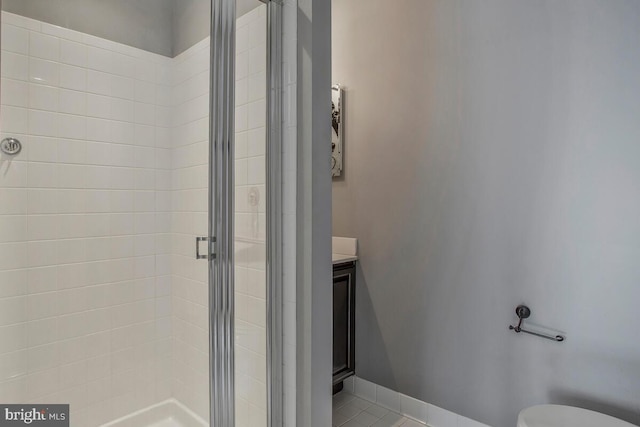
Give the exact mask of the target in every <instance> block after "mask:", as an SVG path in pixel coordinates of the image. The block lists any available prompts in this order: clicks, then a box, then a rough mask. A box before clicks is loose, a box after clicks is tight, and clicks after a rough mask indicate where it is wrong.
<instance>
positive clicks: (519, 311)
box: [509, 305, 565, 342]
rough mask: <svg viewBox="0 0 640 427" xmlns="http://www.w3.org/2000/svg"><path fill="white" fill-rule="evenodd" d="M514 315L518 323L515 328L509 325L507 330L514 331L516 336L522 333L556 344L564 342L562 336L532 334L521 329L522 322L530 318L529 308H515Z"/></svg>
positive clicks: (520, 306)
mask: <svg viewBox="0 0 640 427" xmlns="http://www.w3.org/2000/svg"><path fill="white" fill-rule="evenodd" d="M516 315H517V316H518V318H519V319H520V320H519V321H518V325H517V326H513V325H509V329H510V330H512V331H515V332H516V333H517V334H519V333H520V332H523V333H525V334H529V335H534V336H536V337H540V338H545V339H548V340H551V341H556V342H562V341H564V339H565V337H564V336H563V335H555V336H553V335H547V334H541V333H540V332H534V331H529V330H526V329H524V328H523V327H522V323H523V322H524V319H528V318H529V316H531V309H530V308H529V307H527V306H526V305H519V306H517V307H516Z"/></svg>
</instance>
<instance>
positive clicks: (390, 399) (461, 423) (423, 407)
mask: <svg viewBox="0 0 640 427" xmlns="http://www.w3.org/2000/svg"><path fill="white" fill-rule="evenodd" d="M344 389H345V390H346V391H348V392H350V393H353V394H355V395H356V396H358V397H359V398H361V399H365V400H368V401H370V402H373V403H375V404H377V405H379V406H383V407H385V408H387V409H389V410H391V411H394V412H397V413H399V414H401V415H403V416H405V417H407V418H411V419H413V420H416V421H418V422H421V423H424V424H427V425H429V426H431V427H489V426H487V425H486V424H482V423H480V422H478V421H475V420H472V419H470V418H467V417H463V416H462V415H458V414H456V413H455V412H451V411H447V410H446V409H442V408H440V407H438V406H435V405H432V404H430V403H427V402H423V401H421V400H418V399H414V398H413V397H410V396H407V395H406V394H402V393H398V392H397V391H393V390H391V389H388V388H386V387H382V386H379V385H377V384H375V383H372V382H370V381H367V380H363V379H362V378H359V377H350V378H347V379H346V380H345V381H344Z"/></svg>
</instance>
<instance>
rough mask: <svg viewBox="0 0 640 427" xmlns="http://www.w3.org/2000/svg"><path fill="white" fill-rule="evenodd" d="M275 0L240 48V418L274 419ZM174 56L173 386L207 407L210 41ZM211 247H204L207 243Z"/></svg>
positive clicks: (243, 34)
mask: <svg viewBox="0 0 640 427" xmlns="http://www.w3.org/2000/svg"><path fill="white" fill-rule="evenodd" d="M265 32H266V7H265V6H259V7H258V8H256V9H254V10H253V11H251V12H249V13H247V14H246V15H244V16H242V17H240V18H239V19H238V22H237V47H236V53H237V55H236V60H237V67H236V124H235V126H236V129H235V130H236V146H235V147H236V151H235V156H236V162H235V167H236V174H235V180H236V182H235V185H236V200H235V212H236V214H235V233H236V241H235V246H236V248H235V256H236V269H235V275H236V280H235V286H236V293H235V298H236V398H237V399H236V417H237V425H238V426H239V427H245V426H246V427H249V426H250V427H260V426H263V425H266V329H265V328H266V324H265V321H266V288H265V286H266V283H265V278H266V271H265V268H266V261H265V227H266V222H265V203H266V194H265V179H266V176H265V133H266V128H265V117H266V111H265V96H266V86H265V84H266V74H265V72H266V71H265V70H266V38H265V34H266V33H265ZM174 61H175V63H174V64H173V67H174V68H173V84H174V91H173V99H174V100H175V106H174V108H175V113H174V120H175V122H174V125H175V127H174V131H173V138H172V139H173V141H174V144H175V145H174V149H173V159H174V163H173V179H172V182H173V214H172V242H173V255H172V270H173V276H172V284H173V288H172V289H173V290H172V296H173V317H172V318H173V344H174V345H173V352H174V364H173V370H174V393H175V396H176V398H178V400H180V401H181V402H183V403H184V404H186V405H187V406H189V407H190V408H191V409H192V410H194V411H195V412H196V413H197V414H198V415H200V416H201V417H203V418H205V417H206V416H207V414H208V378H209V374H208V372H209V370H208V369H209V367H208V343H209V341H208V317H207V263H206V262H205V261H202V260H200V261H198V260H195V259H194V252H195V236H206V235H207V233H208V224H207V186H208V167H207V163H208V142H207V141H208V123H209V122H208V120H209V117H208V100H209V40H208V39H206V40H204V41H202V42H201V43H198V44H197V45H196V46H193V47H192V48H190V49H188V50H187V51H185V52H184V53H182V54H180V55H179V56H178V57H176V58H175V60H174ZM203 248H204V245H203Z"/></svg>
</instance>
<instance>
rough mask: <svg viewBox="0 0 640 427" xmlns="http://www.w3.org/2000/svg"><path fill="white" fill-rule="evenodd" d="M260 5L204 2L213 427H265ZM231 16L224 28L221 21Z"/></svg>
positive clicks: (254, 0)
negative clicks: (210, 33)
mask: <svg viewBox="0 0 640 427" xmlns="http://www.w3.org/2000/svg"><path fill="white" fill-rule="evenodd" d="M216 7H219V8H218V9H217V8H216ZM267 9H268V5H266V4H264V3H263V2H260V1H258V0H248V1H237V2H236V3H235V4H233V2H231V1H218V2H215V1H214V13H213V19H214V22H213V24H212V25H213V28H214V34H217V35H218V38H217V39H216V38H215V37H214V41H213V45H212V64H214V71H213V73H212V79H213V80H212V107H211V111H212V113H213V115H212V121H211V129H212V138H211V141H212V152H211V165H212V170H211V174H212V175H211V176H213V177H214V178H215V179H214V180H213V181H212V184H213V185H212V186H211V195H210V212H211V218H210V220H211V230H212V232H211V233H210V234H209V237H208V238H209V240H210V242H211V248H212V252H211V254H215V256H214V257H213V258H212V259H211V260H210V284H211V287H210V292H211V293H210V307H211V321H212V324H211V332H212V333H211V352H212V355H213V357H212V360H211V362H212V365H211V370H212V377H213V382H212V387H213V388H212V394H211V407H212V410H211V413H212V420H213V421H212V422H213V423H214V425H220V426H232V425H235V426H238V427H259V426H267V425H271V424H270V423H269V415H270V411H269V410H268V409H267V408H268V406H269V399H268V396H269V394H270V391H269V390H270V389H269V381H268V380H267V372H268V364H269V362H270V357H269V356H270V355H269V352H268V351H267V340H268V330H269V329H268V321H267V307H268V303H267V298H268V296H267V251H266V243H267V222H266V202H267V200H268V196H269V195H268V193H267V186H266V181H267V176H266V158H267V157H266V150H267V132H268V130H267V129H268V126H267V98H268V96H267V95H268V93H267V56H268V55H267V47H268V43H267V39H268V37H267ZM225 17H226V18H227V22H225V20H224V19H225ZM231 17H232V18H233V20H234V25H233V27H231V26H228V25H227V23H228V21H229V20H230V19H231ZM227 61H228V62H227ZM229 113H230V114H229Z"/></svg>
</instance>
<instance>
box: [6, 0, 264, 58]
mask: <svg viewBox="0 0 640 427" xmlns="http://www.w3.org/2000/svg"><path fill="white" fill-rule="evenodd" d="M210 4H211V0H108V1H105V0H55V1H52V0H2V10H6V11H7V12H11V13H15V14H18V15H22V16H27V17H29V18H33V19H37V20H40V21H44V22H48V23H50V24H54V25H59V26H61V27H64V28H70V29H72V30H76V31H80V32H83V33H86V34H92V35H94V36H98V37H102V38H105V39H107V40H112V41H115V42H118V43H123V44H126V45H129V46H134V47H137V48H140V49H144V50H147V51H149V52H154V53H158V54H160V55H165V56H168V57H174V56H176V55H179V54H180V53H182V52H183V51H185V50H186V49H188V48H189V47H191V46H193V45H194V44H196V43H197V42H199V41H200V40H203V39H204V38H206V37H207V36H208V35H209V27H210V24H209V21H210V18H211V16H210V15H211V7H210ZM260 4H261V3H260V1H259V0H236V9H237V15H238V16H242V15H244V14H246V13H247V12H249V11H251V10H253V9H254V8H256V7H257V6H259V5H260Z"/></svg>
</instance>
